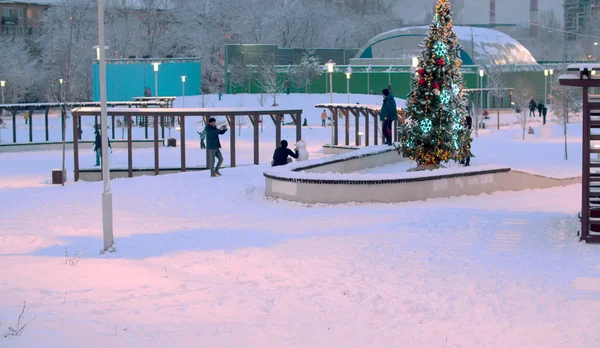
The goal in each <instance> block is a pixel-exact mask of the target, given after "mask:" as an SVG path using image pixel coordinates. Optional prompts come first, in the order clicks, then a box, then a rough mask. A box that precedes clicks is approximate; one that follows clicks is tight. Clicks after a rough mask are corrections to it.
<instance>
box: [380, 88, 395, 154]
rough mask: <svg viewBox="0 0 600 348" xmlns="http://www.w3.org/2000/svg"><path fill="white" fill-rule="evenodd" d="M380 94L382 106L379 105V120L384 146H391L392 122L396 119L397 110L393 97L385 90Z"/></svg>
mask: <svg viewBox="0 0 600 348" xmlns="http://www.w3.org/2000/svg"><path fill="white" fill-rule="evenodd" d="M381 93H382V94H383V104H382V105H381V112H380V113H379V120H381V121H382V122H383V123H382V125H381V129H382V133H383V136H384V138H385V141H384V144H387V145H392V122H394V120H397V119H398V109H397V108H396V101H395V100H394V96H393V95H392V93H390V91H389V90H388V89H387V88H386V89H384V90H383V91H381Z"/></svg>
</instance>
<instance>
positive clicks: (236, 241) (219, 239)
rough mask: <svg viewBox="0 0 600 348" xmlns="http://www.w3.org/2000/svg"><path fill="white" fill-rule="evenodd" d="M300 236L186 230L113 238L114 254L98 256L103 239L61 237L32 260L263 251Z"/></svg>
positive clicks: (137, 257)
mask: <svg viewBox="0 0 600 348" xmlns="http://www.w3.org/2000/svg"><path fill="white" fill-rule="evenodd" d="M301 237H302V236H298V235H284V234H274V233H271V232H264V231H255V230H243V231H236V230H186V231H177V232H167V233H152V234H137V235H133V236H131V237H122V238H119V237H118V236H117V237H115V244H116V245H115V247H116V249H117V252H115V253H112V254H111V253H107V254H104V255H102V254H100V253H99V252H97V251H99V250H100V249H102V245H103V241H102V238H100V237H99V238H94V237H87V236H75V237H62V238H60V239H61V240H62V241H64V244H61V245H55V246H51V247H47V248H42V249H39V250H37V251H35V252H33V253H32V255H35V256H53V257H64V256H65V248H68V250H69V251H74V250H75V249H77V250H79V251H82V250H85V251H86V252H85V257H88V258H89V257H102V258H123V257H126V258H128V259H145V258H150V257H158V256H161V255H164V254H169V253H176V252H183V251H214V250H226V251H233V250H236V249H243V248H265V247H270V246H273V245H274V244H276V243H281V242H285V241H288V240H291V239H298V238H301Z"/></svg>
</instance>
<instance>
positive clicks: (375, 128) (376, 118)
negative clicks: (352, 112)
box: [370, 111, 379, 145]
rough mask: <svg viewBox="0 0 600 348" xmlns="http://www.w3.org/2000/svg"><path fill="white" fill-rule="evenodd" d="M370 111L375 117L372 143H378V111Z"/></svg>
mask: <svg viewBox="0 0 600 348" xmlns="http://www.w3.org/2000/svg"><path fill="white" fill-rule="evenodd" d="M370 113H371V114H372V115H373V118H375V122H374V127H373V128H374V129H373V132H374V133H375V134H374V140H373V143H374V144H375V145H377V144H379V142H378V141H379V139H378V131H379V112H377V111H370Z"/></svg>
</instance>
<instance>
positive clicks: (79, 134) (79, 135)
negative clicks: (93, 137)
mask: <svg viewBox="0 0 600 348" xmlns="http://www.w3.org/2000/svg"><path fill="white" fill-rule="evenodd" d="M77 122H78V125H79V129H78V130H77V135H78V136H77V137H78V138H79V140H81V134H82V133H83V132H80V130H81V116H79V119H78V120H77Z"/></svg>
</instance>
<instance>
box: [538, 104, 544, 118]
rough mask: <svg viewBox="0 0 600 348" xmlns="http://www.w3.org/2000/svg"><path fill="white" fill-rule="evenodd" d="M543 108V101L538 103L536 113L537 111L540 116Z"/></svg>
mask: <svg viewBox="0 0 600 348" xmlns="http://www.w3.org/2000/svg"><path fill="white" fill-rule="evenodd" d="M544 108H545V106H544V104H543V103H539V104H538V106H537V109H538V113H539V115H540V117H542V111H544Z"/></svg>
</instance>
